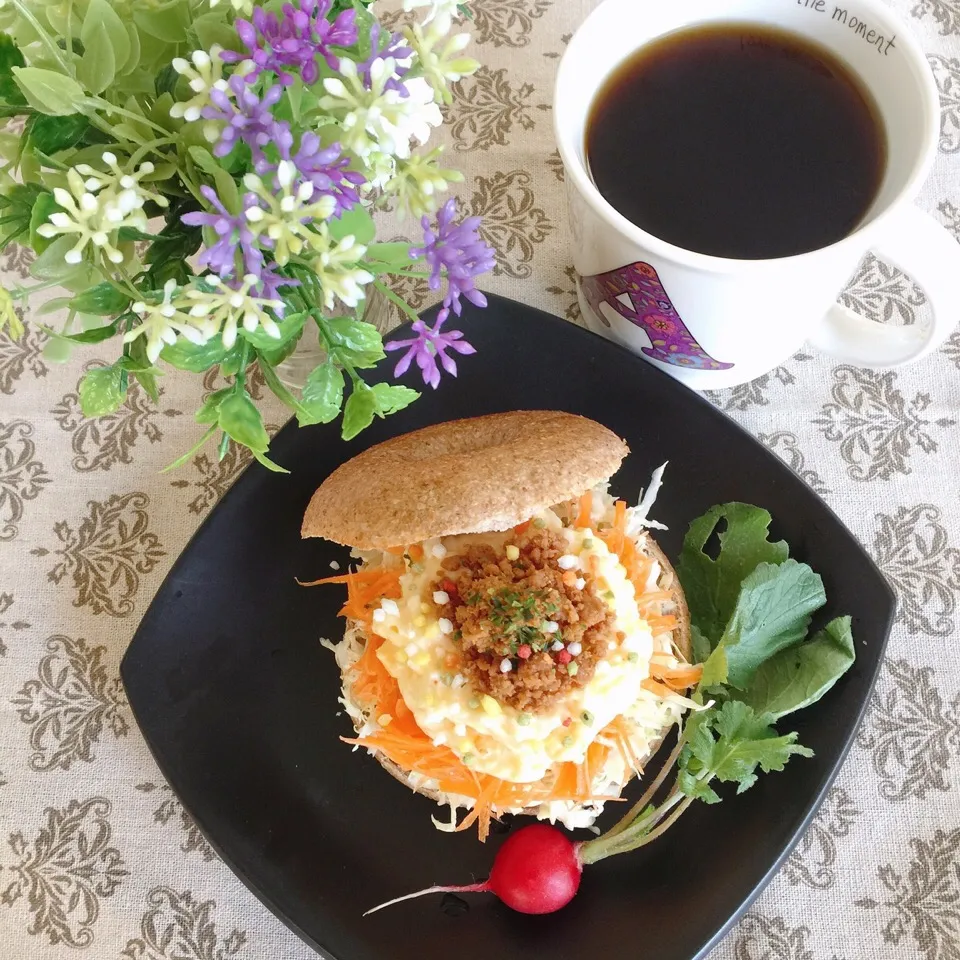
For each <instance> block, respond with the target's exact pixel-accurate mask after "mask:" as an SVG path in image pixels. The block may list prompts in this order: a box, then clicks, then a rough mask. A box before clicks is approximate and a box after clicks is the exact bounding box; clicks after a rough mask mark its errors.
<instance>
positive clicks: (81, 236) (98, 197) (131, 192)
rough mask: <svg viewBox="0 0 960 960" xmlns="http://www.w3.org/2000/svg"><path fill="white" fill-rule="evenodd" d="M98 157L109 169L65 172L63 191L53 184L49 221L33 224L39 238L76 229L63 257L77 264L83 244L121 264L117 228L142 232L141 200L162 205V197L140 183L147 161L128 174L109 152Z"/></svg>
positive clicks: (82, 167) (82, 168)
mask: <svg viewBox="0 0 960 960" xmlns="http://www.w3.org/2000/svg"><path fill="white" fill-rule="evenodd" d="M103 160H104V163H106V164H107V166H108V167H109V168H110V171H111V172H110V173H104V172H103V171H100V170H95V169H94V168H93V167H91V166H90V165H89V164H85V163H81V164H78V165H77V166H76V167H75V168H72V169H70V170H68V171H67V186H68V187H69V190H65V189H64V188H63V187H56V188H54V191H53V198H54V200H56V201H57V203H58V204H59V206H60V207H62V208H63V209H62V210H58V211H57V212H56V213H52V214H50V220H49V223H44V224H42V225H41V226H40V227H38V229H37V233H39V234H40V236H41V237H47V238H48V239H50V238H53V237H56V236H59V235H64V236H66V235H69V234H76V236H77V243H76V246H74V248H73V249H72V250H69V251H67V253H66V254H65V256H64V260H66V262H67V263H80V261H81V260H82V259H83V252H84V250H85V249H86V247H87V244H92V245H93V246H94V247H96V248H98V249H100V250H103V252H104V254H105V255H106V257H107V259H108V260H109V261H110V262H111V263H122V262H123V254H122V253H121V252H120V250H119V249H117V244H118V243H119V236H118V234H119V231H120V229H121V227H132V228H134V229H136V230H142V231H144V232H146V230H147V228H148V223H147V218H146V216H145V215H144V213H143V207H144V204H145V203H146V201H147V200H153V201H154V202H155V203H157V204H158V205H159V206H166V205H167V201H166V200H165V199H164V198H163V197H161V196H160V195H159V194H157V193H154V192H153V191H150V190H147V189H146V188H145V187H143V186H141V184H140V179H141V178H142V177H143V176H146V175H148V174H150V173H153V170H154V166H153V164H152V163H149V162H147V163H144V164H141V165H140V167H139V168H138V169H137V170H136V171H135V172H134V173H124V171H123V170H121V169H120V167H119V165H118V164H117V158H116V156H115V155H114V154H112V153H110V152H106V153H104V154H103ZM84 177H86V180H84Z"/></svg>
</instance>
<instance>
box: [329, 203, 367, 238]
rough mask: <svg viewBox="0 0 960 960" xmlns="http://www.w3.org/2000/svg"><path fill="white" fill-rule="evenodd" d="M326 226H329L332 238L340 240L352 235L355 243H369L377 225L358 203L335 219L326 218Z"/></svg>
mask: <svg viewBox="0 0 960 960" xmlns="http://www.w3.org/2000/svg"><path fill="white" fill-rule="evenodd" d="M327 226H328V227H329V228H330V236H331V237H333V238H334V240H342V239H343V238H344V237H348V236H351V235H352V236H354V237H355V238H356V240H357V243H370V241H371V240H373V238H374V237H375V236H376V235H377V227H376V224H375V223H374V222H373V217H372V216H370V214H369V212H368V211H367V210H366V209H365V208H364V207H361V206H360V205H359V204H358V205H357V206H355V207H353V208H352V209H350V210H347V211H346V212H344V213H342V214H341V215H340V216H339V217H337V218H336V219H332V220H328V221H327Z"/></svg>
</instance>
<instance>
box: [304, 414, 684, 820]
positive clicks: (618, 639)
mask: <svg viewBox="0 0 960 960" xmlns="http://www.w3.org/2000/svg"><path fill="white" fill-rule="evenodd" d="M628 452H629V451H628V448H627V446H626V444H625V443H624V442H623V441H622V440H621V439H620V438H619V437H617V436H616V435H615V434H614V433H612V432H611V431H610V430H608V429H607V428H606V427H604V426H602V425H600V424H598V423H596V422H594V421H592V420H588V419H585V418H583V417H578V416H573V415H571V414H567V413H559V412H553V411H521V412H514V413H505V414H494V415H491V416H486V417H478V418H474V419H468V420H456V421H452V422H449V423H441V424H437V425H436V426H431V427H427V428H425V429H422V430H418V431H416V432H414V433H410V434H406V435H404V436H400V437H396V438H394V439H391V440H388V441H386V442H385V443H381V444H379V445H377V446H374V447H372V448H370V449H369V450H366V451H365V452H363V453H361V454H359V455H358V456H356V457H354V458H353V459H352V460H350V461H348V462H347V463H345V464H343V465H342V466H341V467H339V468H338V469H337V470H336V471H335V472H334V473H333V474H331V475H330V476H329V477H328V478H327V479H326V480H325V481H324V482H323V484H322V485H321V486H320V488H319V489H318V490H317V491H316V493H315V494H314V495H313V497H312V499H311V501H310V504H309V506H308V507H307V510H306V513H305V516H304V519H303V526H302V531H301V533H302V535H303V536H304V537H323V538H326V539H328V540H332V541H334V542H336V543H339V544H343V545H346V546H350V547H352V548H353V556H354V558H355V560H356V565H355V569H354V570H352V571H351V572H349V573H346V574H344V575H341V576H335V577H329V578H326V579H324V580H320V581H316V582H315V583H317V584H320V583H342V584H345V585H346V587H347V601H346V603H345V605H344V607H343V609H342V610H341V614H342V615H343V616H344V617H345V619H346V629H345V633H344V637H343V639H342V640H341V641H340V642H338V643H336V644H335V645H334V644H329V645H330V646H331V647H332V649H333V650H334V653H335V656H336V660H337V664H338V666H339V668H340V671H341V674H342V702H343V704H344V707H345V710H346V712H347V713H348V714H349V716H350V718H351V720H352V721H353V724H354V727H355V731H356V736H355V737H352V738H350V739H348V741H347V742H349V743H352V744H354V745H355V746H356V747H358V748H360V747H362V748H365V749H366V750H367V751H369V752H370V753H371V754H372V755H373V756H375V757H376V758H377V760H378V761H379V762H380V763H381V764H382V765H383V766H384V768H385V769H386V770H388V771H389V772H390V773H391V774H392V775H393V776H395V777H396V778H397V779H398V780H400V781H401V782H403V783H405V784H406V785H407V786H409V787H410V788H411V789H413V790H414V791H416V792H418V793H421V794H425V795H427V796H429V797H431V798H433V799H434V800H436V801H437V802H438V803H440V804H444V805H447V806H449V808H450V811H449V816H446V817H445V818H444V819H443V820H440V819H437V818H434V823H435V824H436V825H437V827H438V828H440V829H445V830H453V829H457V830H463V829H467V828H468V827H470V826H472V825H473V824H477V827H478V831H479V834H480V838H481V839H484V838H485V837H486V835H487V832H488V830H489V825H490V821H491V819H492V818H497V817H499V816H500V815H502V814H505V813H511V814H518V813H524V814H532V815H534V816H536V817H538V818H540V819H544V820H549V821H551V822H560V823H563V824H564V825H566V826H567V827H570V828H576V827H588V826H590V825H592V824H593V821H594V820H595V819H596V817H597V816H598V815H599V813H600V812H601V811H602V809H603V805H604V803H605V802H606V801H608V800H612V799H616V798H618V797H619V796H620V794H621V791H622V790H623V788H624V787H625V786H626V785H627V784H628V783H629V782H630V781H631V780H632V779H633V778H634V777H635V776H638V775H639V774H641V773H642V771H643V766H644V764H645V762H646V761H647V760H648V759H649V758H650V757H651V756H652V755H653V753H654V752H655V751H656V749H657V747H658V746H659V744H660V742H661V740H662V739H663V737H664V736H665V734H666V733H667V731H668V730H669V729H670V728H671V727H672V726H673V725H674V724H676V723H678V722H679V720H680V718H681V716H682V714H683V712H684V710H685V709H687V708H689V707H693V706H695V705H694V704H693V703H692V702H691V701H690V700H689V699H688V698H687V697H686V696H685V695H684V692H685V691H686V690H687V688H689V687H690V686H691V685H693V684H694V683H695V682H696V681H697V680H698V679H699V671H700V668H699V667H696V666H692V665H691V664H690V662H689V661H690V625H689V615H688V611H687V606H686V602H685V600H684V597H683V591H682V589H681V587H680V584H679V582H678V579H677V577H676V574H675V573H674V570H673V568H672V567H671V565H670V563H669V561H668V560H667V558H666V557H665V556H664V554H663V552H662V551H661V550H660V548H659V547H658V546H657V544H656V542H655V541H654V539H653V537H652V536H651V534H650V532H649V528H650V527H651V526H657V525H655V524H652V523H651V522H650V521H648V519H647V516H646V514H647V512H648V510H649V509H650V506H651V505H652V502H653V499H654V498H655V496H656V492H657V489H658V487H659V484H660V474H661V473H662V468H661V470H660V471H657V473H656V474H655V475H654V480H653V482H652V483H651V485H650V488H649V489H648V491H647V493H646V495H645V496H644V497H643V498H642V499H641V502H640V503H639V504H638V506H636V507H629V506H627V504H626V503H625V502H624V501H622V500H617V499H615V498H614V497H613V496H611V494H610V493H609V489H608V486H609V479H610V477H611V476H613V474H614V473H615V472H616V471H617V470H618V469H619V467H620V464H621V463H622V461H623V459H624V457H625V456H626V455H627V453H628ZM461 813H462V814H463V815H462V816H461ZM458 818H459V822H458Z"/></svg>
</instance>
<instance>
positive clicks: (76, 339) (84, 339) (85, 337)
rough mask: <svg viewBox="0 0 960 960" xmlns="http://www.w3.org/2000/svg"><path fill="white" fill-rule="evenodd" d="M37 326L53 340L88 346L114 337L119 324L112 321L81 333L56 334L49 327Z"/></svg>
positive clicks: (117, 321)
mask: <svg viewBox="0 0 960 960" xmlns="http://www.w3.org/2000/svg"><path fill="white" fill-rule="evenodd" d="M37 326H39V327H40V329H41V330H43V331H44V333H46V334H47V335H48V336H49V337H51V338H53V339H57V340H67V341H69V342H70V343H83V344H87V345H89V344H91V343H103V341H104V340H109V339H110V338H111V337H114V336H116V335H117V331H118V330H119V328H120V322H119V320H114V321H113V323H108V324H106V325H105V326H101V327H93V328H92V329H90V330H84V331H82V332H81V333H58V332H57V331H56V330H51V329H50V328H49V327H45V326H43V324H37Z"/></svg>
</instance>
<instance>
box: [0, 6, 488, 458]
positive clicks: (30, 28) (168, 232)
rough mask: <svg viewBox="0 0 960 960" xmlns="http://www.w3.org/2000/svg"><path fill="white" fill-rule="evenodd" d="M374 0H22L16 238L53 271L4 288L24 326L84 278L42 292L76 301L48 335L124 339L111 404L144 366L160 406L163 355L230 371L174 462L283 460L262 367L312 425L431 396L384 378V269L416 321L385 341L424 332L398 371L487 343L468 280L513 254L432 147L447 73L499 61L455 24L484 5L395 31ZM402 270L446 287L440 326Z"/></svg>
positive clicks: (94, 387) (3, 56)
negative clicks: (401, 238)
mask: <svg viewBox="0 0 960 960" xmlns="http://www.w3.org/2000/svg"><path fill="white" fill-rule="evenodd" d="M369 7H370V0H293V2H284V3H281V2H269V0H268V2H265V3H262V4H255V3H253V2H252V0H162V2H161V0H60V2H50V0H0V31H2V34H0V113H2V115H3V116H4V117H6V118H7V120H6V124H7V129H6V130H4V131H3V132H2V133H0V156H2V157H3V158H4V159H5V160H6V161H7V165H6V167H5V169H4V170H3V172H2V174H0V176H2V183H0V248H2V247H4V246H6V245H7V244H9V243H11V242H14V241H16V242H17V243H19V244H23V245H26V246H29V247H30V248H31V249H32V250H33V251H34V253H35V254H36V259H35V261H34V263H33V265H32V268H31V269H32V275H33V276H34V277H35V278H36V280H37V283H35V284H33V285H32V286H29V287H16V288H14V289H11V290H0V329H2V327H3V326H4V325H6V326H7V327H8V328H9V330H10V332H11V334H12V335H14V336H16V335H18V334H19V333H21V332H22V324H21V321H20V319H19V317H18V313H17V310H16V307H17V306H18V305H21V306H22V305H25V303H26V301H27V300H28V298H29V296H30V295H31V293H33V292H35V291H37V290H40V289H46V288H50V287H63V288H65V289H66V291H69V293H70V296H64V297H57V298H56V299H54V300H52V301H50V302H49V303H47V304H45V305H44V307H43V312H45V313H46V312H54V311H61V310H65V311H66V320H65V322H64V325H63V327H62V328H61V329H58V330H56V331H53V330H48V331H47V332H48V333H49V334H50V335H51V337H52V338H53V339H52V341H51V346H50V349H52V350H53V351H59V352H60V353H61V355H65V354H66V353H67V352H68V351H69V350H70V349H71V346H72V345H73V344H92V343H101V342H103V341H106V340H108V339H111V338H115V341H116V343H117V347H118V352H119V353H120V356H119V358H118V359H117V360H116V362H115V363H113V364H110V365H109V366H99V367H95V368H94V369H92V370H90V371H89V372H88V373H87V374H86V376H85V377H84V379H83V380H82V382H81V385H80V401H81V406H82V409H83V412H84V414H85V415H87V416H91V417H96V416H101V415H104V414H107V413H110V412H112V411H114V410H116V409H117V408H118V407H119V406H120V405H121V404H122V403H123V402H124V399H125V397H126V393H127V390H128V387H129V384H130V380H131V378H132V379H133V380H136V381H137V382H138V383H139V384H140V385H141V387H142V388H143V389H144V390H145V391H146V392H147V393H148V394H149V395H150V396H151V397H152V398H153V399H154V401H156V400H157V398H158V396H159V388H158V379H157V378H158V377H159V376H160V375H161V374H162V373H163V367H164V366H169V367H174V368H177V369H179V370H185V371H191V372H195V373H200V372H205V371H207V370H210V369H211V368H213V367H219V370H220V372H221V374H222V375H223V376H224V377H225V378H226V379H227V382H228V385H227V386H226V387H224V388H222V389H220V390H217V391H216V392H214V393H213V394H211V395H209V396H208V397H207V398H206V399H205V401H204V402H203V405H202V407H201V408H200V409H199V410H198V411H197V414H196V419H197V421H198V423H200V424H202V425H204V426H205V427H206V431H205V432H204V433H203V436H202V437H201V438H200V440H199V442H198V443H197V445H196V446H195V447H194V448H193V449H192V450H190V451H188V452H187V453H186V454H184V456H182V457H181V458H180V459H179V460H178V461H177V462H176V463H175V464H172V465H171V466H176V465H179V464H181V463H184V462H186V461H187V460H188V459H189V458H190V457H192V456H193V455H194V454H195V453H196V451H197V450H198V449H199V448H200V447H201V446H202V445H203V444H205V443H206V442H208V441H209V440H212V439H213V438H214V437H217V436H218V435H219V450H220V456H221V457H223V455H224V454H225V453H226V451H227V449H228V448H229V445H230V443H231V442H234V443H237V444H240V445H242V446H245V447H248V448H249V449H250V451H251V452H252V454H253V455H254V456H255V457H256V459H257V460H259V461H260V462H261V463H262V464H264V465H265V466H267V467H269V468H271V469H274V470H281V469H282V468H281V467H279V466H278V465H276V464H274V463H273V462H272V461H271V460H270V459H269V457H268V455H267V454H268V448H269V437H268V435H267V432H266V430H265V428H264V425H263V420H262V417H261V413H260V411H259V409H258V408H257V406H256V403H255V402H254V400H253V398H252V397H251V394H250V391H249V389H248V378H249V377H250V376H251V375H252V371H253V370H254V368H255V367H258V368H259V370H260V371H261V372H262V375H263V378H264V379H265V381H266V383H267V385H268V386H269V387H270V389H271V390H272V391H273V392H274V393H275V394H276V395H277V396H278V397H279V398H280V399H281V400H282V401H283V402H284V403H285V404H286V405H287V406H288V407H290V408H291V409H292V410H293V411H294V413H295V414H296V417H297V419H298V421H299V423H300V424H301V425H308V424H315V423H328V422H331V421H333V420H335V419H336V418H337V417H338V416H339V415H340V412H341V409H342V410H343V421H342V433H343V436H344V438H346V439H349V438H351V437H354V436H356V434H357V433H359V432H360V431H361V430H363V429H364V428H365V427H367V426H368V425H369V424H370V423H371V422H372V421H373V419H374V417H376V416H381V417H382V416H386V415H388V414H390V413H393V412H395V411H397V410H400V409H402V408H404V407H406V406H407V405H409V404H410V403H411V402H412V401H413V400H415V399H416V398H417V397H418V396H419V394H418V393H417V391H415V390H412V389H410V388H409V387H406V386H402V385H399V384H389V383H378V384H376V385H372V386H371V385H369V384H368V383H366V382H365V381H364V379H363V377H362V374H361V371H363V370H366V369H369V368H371V367H373V366H375V365H376V364H377V363H378V362H380V361H381V360H383V359H384V358H385V348H384V344H383V342H382V340H381V337H380V334H379V333H378V332H377V330H376V328H375V327H374V326H373V325H371V324H369V323H366V322H364V321H363V319H362V307H363V303H364V300H365V297H366V295H367V292H368V291H369V290H370V289H371V288H374V289H377V290H379V291H380V293H381V294H382V295H384V296H386V297H387V298H388V299H389V300H390V301H392V302H393V303H394V304H396V305H397V306H398V307H399V308H400V310H401V311H403V313H404V314H406V315H408V316H409V317H410V318H411V319H412V320H413V321H414V324H413V327H412V336H411V337H409V338H407V339H403V340H399V341H394V342H391V343H388V344H387V345H386V350H387V351H390V350H402V351H403V354H402V356H401V357H400V359H399V363H397V365H396V368H395V371H394V374H395V376H397V377H399V376H402V375H403V374H404V373H405V372H406V371H407V370H408V369H409V367H410V366H411V364H412V363H413V362H414V361H415V362H416V364H417V366H418V367H419V370H420V372H421V375H422V378H423V380H424V382H425V384H427V385H429V386H431V387H434V388H435V387H436V386H437V385H438V383H439V382H440V376H441V374H440V367H441V366H442V368H443V369H444V370H446V371H447V372H448V373H450V374H453V375H455V374H456V369H457V368H456V361H455V359H454V356H453V355H454V354H470V353H473V352H474V351H473V347H472V346H470V344H468V343H467V342H466V341H465V340H464V339H463V335H462V333H461V332H460V331H457V330H449V329H447V328H446V327H445V324H446V322H447V320H448V318H449V315H450V313H451V312H452V313H454V314H459V313H460V309H461V298H465V299H467V300H469V301H470V302H472V303H474V304H476V305H478V306H484V305H485V302H486V301H485V300H484V297H483V294H481V293H480V292H479V291H478V290H477V289H476V288H475V287H474V278H475V277H476V276H477V275H478V274H480V273H483V272H485V271H487V270H489V269H491V267H492V266H493V263H494V255H493V251H492V250H491V249H490V248H489V247H488V246H487V245H486V244H485V243H484V242H483V241H482V240H481V239H480V236H479V234H478V226H479V220H478V219H477V218H473V217H470V218H466V219H464V220H462V221H458V215H457V210H456V203H455V201H454V200H453V199H448V200H446V202H443V198H442V194H443V193H444V191H446V190H447V189H448V187H449V184H450V183H453V182H456V181H459V180H461V179H462V176H461V175H460V174H459V173H457V172H456V171H454V170H449V169H446V168H444V167H443V166H442V164H441V160H440V152H441V151H440V150H439V149H433V150H429V151H427V150H421V149H419V148H420V147H422V146H423V144H425V143H426V141H427V140H428V138H429V136H430V133H431V128H433V127H436V126H438V125H439V124H440V123H441V122H442V116H441V112H440V104H442V103H443V102H445V101H446V102H449V99H450V94H449V90H448V85H449V84H450V83H453V82H456V81H457V80H459V79H460V78H461V77H463V76H466V75H468V74H470V73H472V72H473V71H474V70H476V69H477V67H478V64H477V63H476V61H474V60H472V59H470V58H467V57H465V56H464V55H463V49H464V47H465V45H466V44H467V42H468V40H469V36H468V34H466V33H463V32H452V31H453V28H454V24H455V23H457V22H458V21H460V20H461V19H463V18H464V17H467V16H469V11H468V10H467V8H466V7H465V6H464V5H463V4H459V3H457V2H455V0H404V8H405V9H406V10H408V11H411V10H416V8H422V9H420V10H419V11H418V12H419V13H420V14H421V20H420V22H415V23H412V24H411V25H409V26H407V27H405V28H404V30H403V32H402V33H394V32H391V31H389V30H386V29H384V28H383V27H382V26H381V24H380V23H379V22H378V20H377V19H376V17H375V15H374V13H373V12H372V11H371V9H370V8H369ZM17 120H19V122H20V123H21V124H22V127H20V128H18V126H17V125H16V122H17ZM11 121H13V122H11ZM21 130H22V132H21ZM15 131H16V132H15ZM380 209H387V210H396V211H399V212H400V213H401V214H406V215H411V216H413V217H417V218H420V222H421V225H422V228H423V239H422V242H420V243H413V244H411V243H398V242H391V243H381V242H376V240H375V235H376V229H375V225H374V219H373V216H372V214H373V213H374V212H376V211H377V210H380ZM391 275H400V276H411V275H416V276H425V277H427V278H428V279H429V284H430V287H431V289H434V290H440V289H441V288H442V290H443V300H442V304H441V309H440V312H439V314H438V316H437V318H436V320H435V322H433V323H432V325H427V324H426V323H424V322H423V321H421V320H419V319H418V318H417V315H416V313H415V312H414V311H413V309H412V308H411V307H410V306H409V305H408V304H407V303H406V302H405V301H404V300H403V299H402V298H401V297H399V296H398V295H397V294H396V293H395V292H394V291H393V290H392V289H391V287H390V285H389V279H390V277H391ZM306 337H312V338H319V344H320V346H322V348H323V352H322V353H321V354H320V356H322V358H323V359H322V362H320V363H318V365H317V366H316V367H315V368H314V369H313V370H312V371H311V372H310V374H309V376H308V377H307V378H306V382H305V384H304V385H303V388H302V390H291V389H289V388H288V387H287V386H286V385H284V383H283V382H281V379H280V378H279V377H278V375H277V372H276V368H277V366H278V365H279V364H281V363H282V362H283V361H284V360H285V359H286V358H287V357H289V356H290V354H291V353H292V352H293V351H294V350H295V349H296V348H297V345H298V343H299V342H300V340H301V339H302V338H306ZM438 364H439V365H438ZM348 388H349V389H348ZM345 395H346V402H344V397H345Z"/></svg>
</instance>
